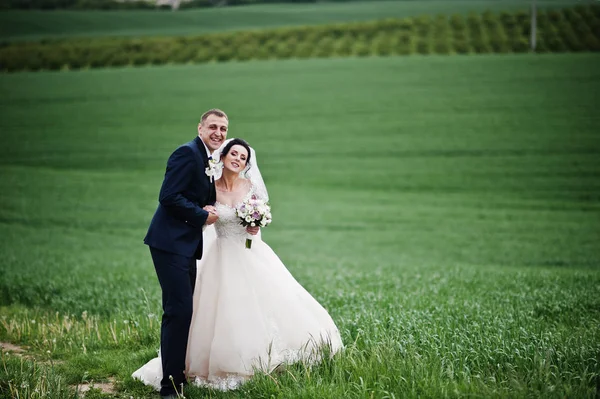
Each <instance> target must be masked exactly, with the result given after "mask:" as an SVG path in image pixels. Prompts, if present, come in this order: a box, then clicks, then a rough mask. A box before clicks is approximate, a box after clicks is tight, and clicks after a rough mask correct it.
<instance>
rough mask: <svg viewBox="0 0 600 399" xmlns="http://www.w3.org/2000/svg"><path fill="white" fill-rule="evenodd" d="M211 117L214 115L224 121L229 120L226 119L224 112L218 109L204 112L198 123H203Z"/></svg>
mask: <svg viewBox="0 0 600 399" xmlns="http://www.w3.org/2000/svg"><path fill="white" fill-rule="evenodd" d="M211 115H216V116H218V117H219V118H225V119H227V120H229V118H228V117H227V114H226V113H225V112H223V111H222V110H220V109H218V108H213V109H209V110H208V111H206V112H205V113H203V114H202V117H200V123H204V122H205V121H206V118H208V117H209V116H211Z"/></svg>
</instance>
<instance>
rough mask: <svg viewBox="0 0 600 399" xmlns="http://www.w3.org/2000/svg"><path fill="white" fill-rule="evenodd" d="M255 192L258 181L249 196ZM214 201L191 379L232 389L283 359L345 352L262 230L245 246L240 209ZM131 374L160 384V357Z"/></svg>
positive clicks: (198, 294)
mask: <svg viewBox="0 0 600 399" xmlns="http://www.w3.org/2000/svg"><path fill="white" fill-rule="evenodd" d="M253 192H254V186H253V187H252V188H251V189H250V191H249V192H248V193H247V194H246V197H245V198H248V197H249V196H250V195H252V194H253ZM215 206H216V208H217V211H218V213H219V219H218V221H217V222H216V223H215V224H214V226H215V227H214V232H215V233H216V237H215V238H213V239H211V238H210V236H211V229H210V227H209V228H208V229H207V231H205V251H204V256H203V259H202V260H201V261H199V262H198V277H197V280H196V288H195V291H194V312H193V316H192V323H191V327H190V334H189V340H188V349H187V357H186V373H187V375H188V377H189V378H190V380H191V381H193V382H194V383H195V384H197V385H200V386H208V387H212V388H215V389H219V390H229V389H235V388H237V387H239V386H240V385H241V384H242V383H243V382H245V381H246V380H247V379H249V378H250V377H251V376H252V375H253V373H254V372H255V371H256V370H260V371H262V372H267V373H269V372H271V371H273V370H274V369H275V368H276V367H277V366H279V365H280V364H289V363H293V362H296V361H305V362H309V363H313V362H317V361H319V360H320V356H321V354H323V353H328V354H334V353H336V352H337V351H339V350H340V349H342V347H343V344H342V340H341V337H340V333H339V331H338V329H337V327H336V325H335V323H334V322H333V320H332V319H331V317H330V315H329V314H328V313H327V311H326V310H325V309H324V308H323V307H322V306H321V305H320V304H319V303H318V302H317V301H316V300H315V299H314V298H313V297H312V296H311V295H310V294H309V293H308V292H307V291H306V290H305V289H304V288H303V287H302V286H301V285H300V284H299V283H298V282H297V281H296V280H295V279H294V277H293V276H292V275H291V274H290V272H289V271H288V270H287V269H286V267H285V265H284V264H283V263H282V262H281V260H280V259H279V257H278V256H277V255H276V254H275V253H274V252H273V250H272V249H271V248H270V247H269V246H268V245H267V244H266V243H265V242H264V241H262V238H261V235H260V233H259V234H258V235H257V236H253V240H252V248H250V249H246V248H245V240H246V238H247V237H250V236H249V235H248V234H247V233H246V231H245V228H244V227H243V226H241V225H240V223H239V219H238V217H237V216H236V214H235V208H233V207H230V206H228V205H224V204H220V203H218V202H217V203H216V205H215ZM212 234H214V233H212ZM324 347H327V349H326V350H325V351H323V348H324ZM133 377H134V378H138V379H140V380H142V381H143V382H144V383H146V384H148V385H152V386H154V387H155V388H156V389H160V380H161V378H162V369H161V362H160V358H155V359H152V360H151V361H150V362H149V363H147V364H146V365H144V366H143V367H142V368H140V369H139V370H137V371H136V372H135V373H134V374H133Z"/></svg>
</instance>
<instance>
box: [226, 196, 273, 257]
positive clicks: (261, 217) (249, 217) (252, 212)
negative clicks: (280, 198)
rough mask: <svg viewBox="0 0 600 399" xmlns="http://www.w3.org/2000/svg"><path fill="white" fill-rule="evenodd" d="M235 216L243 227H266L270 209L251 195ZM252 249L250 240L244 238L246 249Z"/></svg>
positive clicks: (270, 219)
mask: <svg viewBox="0 0 600 399" xmlns="http://www.w3.org/2000/svg"><path fill="white" fill-rule="evenodd" d="M235 212H236V215H237V216H238V217H239V218H240V219H241V220H242V222H241V225H242V226H244V227H248V226H251V227H256V226H260V227H267V225H268V224H269V223H271V221H272V218H271V207H270V206H269V203H268V202H266V201H264V200H261V199H259V198H257V197H256V195H252V196H251V197H250V198H249V199H247V200H246V201H244V202H242V203H241V204H240V206H239V207H237V208H236V210H235ZM251 247H252V239H251V238H246V248H251Z"/></svg>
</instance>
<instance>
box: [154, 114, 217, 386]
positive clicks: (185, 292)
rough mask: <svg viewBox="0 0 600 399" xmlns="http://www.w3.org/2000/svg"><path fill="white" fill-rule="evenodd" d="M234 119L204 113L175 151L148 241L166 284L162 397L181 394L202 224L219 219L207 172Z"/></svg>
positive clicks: (200, 251)
mask: <svg viewBox="0 0 600 399" xmlns="http://www.w3.org/2000/svg"><path fill="white" fill-rule="evenodd" d="M228 127H229V119H228V118H227V115H226V114H225V113H224V112H223V111H221V110H219V109H211V110H209V111H207V112H205V113H204V115H202V118H201V120H200V123H199V124H198V137H196V138H195V139H194V140H192V141H190V142H189V143H186V144H184V145H182V146H180V147H179V148H177V149H176V150H175V152H173V154H171V156H170V157H169V160H168V161H167V170H166V172H165V177H164V180H163V183H162V187H161V189H160V195H159V204H158V208H157V209H156V213H155V214H154V217H153V218H152V222H151V223H150V227H149V229H148V233H147V234H146V238H145V239H144V243H145V244H147V245H148V246H149V247H150V254H151V255H152V261H153V262H154V268H155V269H156V274H157V276H158V281H159V282H160V287H161V289H162V302H163V316H162V325H161V330H160V349H161V358H162V369H163V379H162V381H161V390H160V394H161V396H162V397H166V398H168V397H175V396H176V395H177V393H178V392H179V393H181V386H182V384H184V383H185V382H186V380H185V356H186V351H187V341H188V332H189V327H190V322H191V319H192V308H193V304H192V298H193V293H194V285H195V282H196V259H200V258H202V227H203V226H204V225H210V224H213V223H214V222H216V221H217V219H218V215H217V212H216V210H215V208H214V206H213V205H214V203H215V201H216V192H215V184H214V182H213V181H212V179H211V178H210V177H209V176H208V175H207V173H206V168H207V167H208V160H209V157H210V154H211V153H212V152H213V151H214V150H216V149H218V148H219V147H220V146H221V144H223V142H224V141H225V139H226V138H227V129H228Z"/></svg>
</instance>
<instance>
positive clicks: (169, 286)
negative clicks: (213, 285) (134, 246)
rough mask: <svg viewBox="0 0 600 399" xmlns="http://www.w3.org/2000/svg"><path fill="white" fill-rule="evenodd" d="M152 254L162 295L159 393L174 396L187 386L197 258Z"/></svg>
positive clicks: (159, 251) (154, 249)
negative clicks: (187, 353) (188, 352)
mask: <svg viewBox="0 0 600 399" xmlns="http://www.w3.org/2000/svg"><path fill="white" fill-rule="evenodd" d="M150 254H151V255H152V260H153V262H154V268H155V269H156V274H157V276H158V281H159V282H160V286H161V288H162V293H163V297H162V304H163V315H162V324H161V329H160V342H161V347H160V354H161V359H162V368H163V379H162V381H161V390H160V394H161V395H165V396H166V395H173V394H175V393H176V391H175V387H177V391H179V393H181V384H183V383H185V356H186V351H187V341H188V334H189V330H190V323H191V321H192V310H193V294H194V286H195V283H196V259H195V258H193V257H186V256H183V255H178V254H174V253H170V252H166V251H163V250H160V249H157V248H153V247H150ZM170 377H172V378H173V380H172V381H171V378H170ZM174 385H175V387H174Z"/></svg>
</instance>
